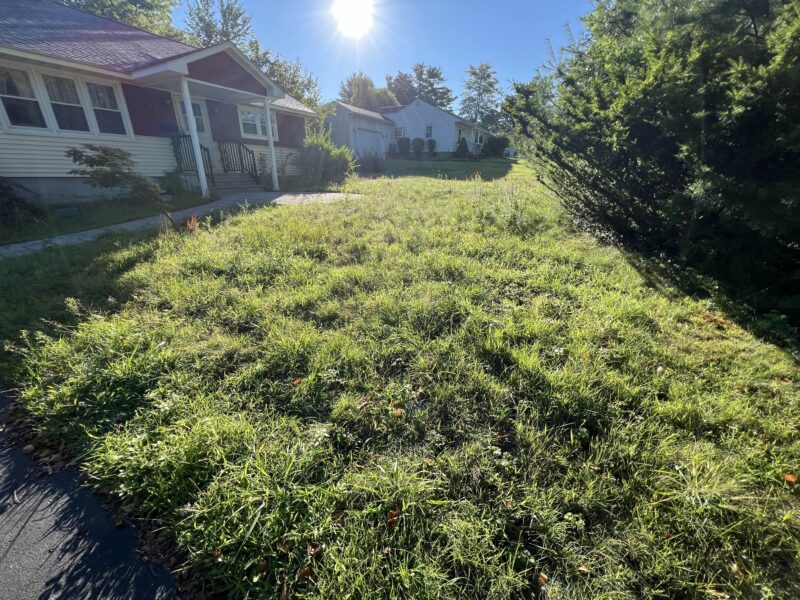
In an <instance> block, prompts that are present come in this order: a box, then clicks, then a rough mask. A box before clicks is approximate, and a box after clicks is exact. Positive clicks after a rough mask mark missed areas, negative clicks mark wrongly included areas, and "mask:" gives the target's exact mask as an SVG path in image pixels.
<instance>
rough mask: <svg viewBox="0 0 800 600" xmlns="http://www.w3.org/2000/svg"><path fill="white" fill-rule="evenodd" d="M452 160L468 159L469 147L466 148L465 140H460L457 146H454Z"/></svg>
mask: <svg viewBox="0 0 800 600" xmlns="http://www.w3.org/2000/svg"><path fill="white" fill-rule="evenodd" d="M453 157H454V158H467V157H469V146H467V138H463V137H462V138H461V139H460V140H458V146H456V151H455V152H453Z"/></svg>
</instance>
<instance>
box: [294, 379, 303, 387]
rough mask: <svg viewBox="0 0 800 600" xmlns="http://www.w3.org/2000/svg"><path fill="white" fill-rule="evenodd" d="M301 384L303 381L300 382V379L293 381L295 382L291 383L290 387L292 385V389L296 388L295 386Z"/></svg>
mask: <svg viewBox="0 0 800 600" xmlns="http://www.w3.org/2000/svg"><path fill="white" fill-rule="evenodd" d="M301 383H303V380H302V379H295V380H294V381H293V382H292V385H294V387H297V386H299V385H300V384H301Z"/></svg>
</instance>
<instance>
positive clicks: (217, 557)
mask: <svg viewBox="0 0 800 600" xmlns="http://www.w3.org/2000/svg"><path fill="white" fill-rule="evenodd" d="M212 556H213V557H214V560H215V561H217V562H222V550H220V549H219V548H217V549H216V550H214V552H213V553H212Z"/></svg>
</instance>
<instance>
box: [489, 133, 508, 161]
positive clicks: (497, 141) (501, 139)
mask: <svg viewBox="0 0 800 600" xmlns="http://www.w3.org/2000/svg"><path fill="white" fill-rule="evenodd" d="M510 143H511V142H510V140H509V139H508V136H507V135H490V136H489V139H488V140H486V143H485V144H484V145H483V155H484V156H489V157H495V156H503V153H504V152H505V151H506V148H508V146H509V145H510Z"/></svg>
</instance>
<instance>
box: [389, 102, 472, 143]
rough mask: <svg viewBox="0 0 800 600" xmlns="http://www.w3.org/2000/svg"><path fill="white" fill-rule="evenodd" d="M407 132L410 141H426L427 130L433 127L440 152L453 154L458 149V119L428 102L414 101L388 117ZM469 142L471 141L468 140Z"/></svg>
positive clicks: (434, 137) (406, 135)
mask: <svg viewBox="0 0 800 600" xmlns="http://www.w3.org/2000/svg"><path fill="white" fill-rule="evenodd" d="M386 116H387V117H389V118H390V119H391V120H392V121H394V122H395V123H396V124H397V127H402V128H403V129H404V130H405V131H404V133H405V137H407V138H409V139H412V140H413V139H414V138H422V139H425V128H426V127H427V126H428V125H433V139H435V140H436V150H437V151H438V152H452V151H453V150H455V147H456V121H457V120H458V119H456V117H454V116H453V115H451V114H449V113H448V112H446V111H444V110H441V109H439V108H436V107H435V106H431V105H430V104H428V103H427V102H423V101H421V100H414V101H413V102H412V103H411V104H409V105H408V106H406V107H405V108H403V109H401V110H398V111H397V112H390V113H388V114H387V115H386ZM468 141H469V140H468Z"/></svg>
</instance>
